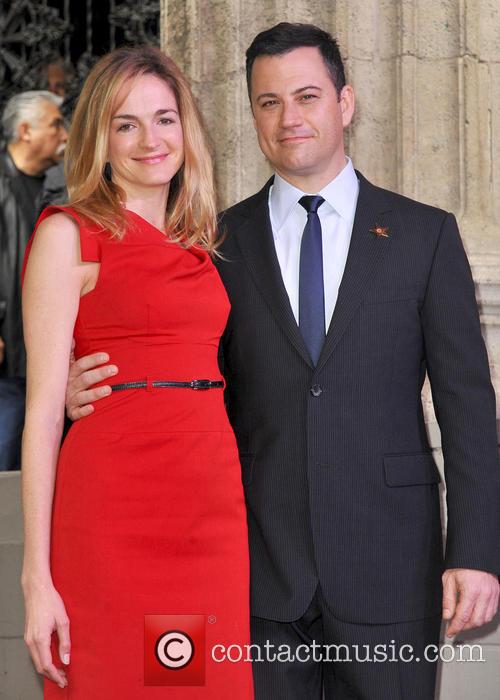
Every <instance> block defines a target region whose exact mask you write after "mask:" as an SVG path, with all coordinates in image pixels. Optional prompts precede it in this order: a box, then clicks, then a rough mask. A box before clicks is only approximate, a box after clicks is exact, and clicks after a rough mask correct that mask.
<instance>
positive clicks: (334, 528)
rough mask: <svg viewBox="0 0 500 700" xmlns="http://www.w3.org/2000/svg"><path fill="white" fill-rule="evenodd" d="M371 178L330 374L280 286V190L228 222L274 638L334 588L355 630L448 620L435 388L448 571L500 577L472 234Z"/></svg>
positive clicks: (247, 432)
mask: <svg viewBox="0 0 500 700" xmlns="http://www.w3.org/2000/svg"><path fill="white" fill-rule="evenodd" d="M358 177H359V179H360V191H359V199H358V205H357V210H356V217H355V221H354V227H353V232H352V240H351V245H350V249H349V255H348V260H347V265H346V269H345V273H344V276H343V279H342V284H341V286H340V290H339V296H338V301H337V305H336V308H335V312H334V315H333V319H332V322H331V325H330V328H329V331H328V335H327V338H326V342H325V345H324V348H323V352H322V354H321V357H320V360H319V363H318V366H317V367H316V368H314V367H313V365H312V363H311V361H310V358H309V356H308V353H307V350H306V348H305V345H304V343H303V340H302V337H301V335H300V331H299V329H298V327H297V324H296V322H295V319H294V316H293V313H292V310H291V307H290V304H289V301H288V296H287V293H286V291H285V288H284V285H283V282H282V278H281V273H280V268H279V263H278V260H277V256H276V252H275V248H274V243H273V237H272V231H271V226H270V221H269V213H268V191H269V186H270V182H268V183H267V185H266V186H265V187H264V188H263V190H261V191H260V192H259V193H258V194H256V195H254V196H253V197H250V198H249V199H247V200H245V201H243V202H241V203H239V204H237V205H236V206H234V207H232V208H231V209H229V210H227V211H226V212H225V214H224V215H223V226H225V228H226V231H227V237H226V240H225V242H224V244H223V246H222V249H221V252H222V254H223V255H224V257H225V260H223V261H221V262H220V263H218V269H219V272H220V274H221V276H222V279H223V281H224V284H225V286H226V289H227V291H228V293H229V297H230V301H231V304H232V311H231V315H230V318H229V323H228V327H227V330H226V333H225V336H224V339H223V354H224V363H225V368H224V371H225V375H226V378H227V383H228V389H227V406H228V411H229V415H230V419H231V422H232V425H233V427H234V430H235V432H236V436H237V441H238V446H239V450H240V457H241V463H242V469H243V482H244V486H245V492H246V500H247V506H248V522H249V536H250V550H251V591H252V613H253V614H254V615H257V616H261V617H265V618H269V619H273V620H282V621H287V620H288V621H290V620H294V619H297V618H298V617H300V616H301V615H302V614H303V613H304V611H305V609H306V608H307V606H308V604H309V602H310V600H311V599H312V596H313V594H314V592H315V589H316V587H317V585H318V582H319V583H320V584H321V588H322V591H323V594H324V596H325V598H326V600H327V601H328V604H329V606H330V607H331V610H332V612H333V613H334V615H336V616H337V617H338V618H340V619H342V620H346V621H350V622H358V623H389V622H395V621H403V620H412V619H417V618H421V617H425V616H430V615H434V614H436V613H439V612H440V609H441V573H442V570H443V552H442V535H441V523H440V513H439V510H440V508H439V486H438V484H439V473H438V471H437V468H436V466H435V463H434V461H433V458H432V455H431V452H430V450H429V445H428V442H427V437H426V429H425V424H424V418H423V414H422V404H421V388H422V384H423V381H424V377H425V374H426V372H428V374H429V377H430V380H431V384H432V390H433V397H434V404H435V408H436V413H437V416H438V420H439V424H440V427H441V431H442V444H443V451H444V457H445V468H446V485H447V494H448V537H447V544H446V554H445V565H446V567H467V568H477V569H483V570H486V571H492V572H498V571H500V548H499V545H500V470H499V463H498V452H497V437H496V425H495V424H496V421H495V396H494V392H493V388H492V385H491V382H490V375H489V368H488V360H487V355H486V351H485V346H484V343H483V340H482V337H481V330H480V324H479V318H478V312H477V306H476V301H475V296H474V284H473V281H472V278H471V274H470V269H469V266H468V263H467V259H466V256H465V253H464V250H463V247H462V243H461V241H460V237H459V233H458V229H457V225H456V221H455V219H454V217H453V216H452V215H451V214H447V213H446V212H444V211H441V210H439V209H435V208H433V207H430V206H426V205H424V204H420V203H417V202H414V201H412V200H410V199H406V198H405V197H402V196H400V195H397V194H395V193H392V192H388V191H385V190H382V189H380V188H378V187H374V186H373V185H371V184H370V183H369V182H367V180H365V179H364V178H363V177H362V176H361V175H360V174H359V173H358ZM375 225H380V226H383V227H387V229H388V233H389V236H388V237H382V236H381V237H378V236H376V235H375V234H374V233H373V232H371V231H370V229H373V228H374V227H375Z"/></svg>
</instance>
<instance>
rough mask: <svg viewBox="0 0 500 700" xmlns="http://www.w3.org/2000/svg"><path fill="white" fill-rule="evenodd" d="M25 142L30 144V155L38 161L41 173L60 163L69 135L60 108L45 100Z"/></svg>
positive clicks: (28, 127)
mask: <svg viewBox="0 0 500 700" xmlns="http://www.w3.org/2000/svg"><path fill="white" fill-rule="evenodd" d="M24 140H26V142H27V143H29V147H30V155H31V158H32V159H33V160H36V161H38V163H39V165H40V172H43V171H44V170H47V168H50V167H51V166H52V165H55V164H56V163H58V162H59V161H60V160H61V158H62V157H63V155H64V148H65V145H66V141H67V140H68V133H67V131H66V128H65V126H64V118H63V116H62V114H61V112H60V111H59V107H58V106H57V105H55V104H54V103H53V102H48V101H47V100H43V102H42V103H41V106H40V111H39V118H38V120H35V121H34V123H33V124H30V125H28V126H27V128H26V130H25V131H24Z"/></svg>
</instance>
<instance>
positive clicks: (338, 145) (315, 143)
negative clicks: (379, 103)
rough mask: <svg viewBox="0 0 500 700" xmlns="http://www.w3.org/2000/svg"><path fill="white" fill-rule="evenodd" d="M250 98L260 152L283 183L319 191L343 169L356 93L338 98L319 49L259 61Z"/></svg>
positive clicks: (346, 92) (347, 89) (303, 49)
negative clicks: (344, 136) (283, 179)
mask: <svg viewBox="0 0 500 700" xmlns="http://www.w3.org/2000/svg"><path fill="white" fill-rule="evenodd" d="M251 99H252V111H253V116H254V125H255V128H256V130H257V136H258V139H259V145H260V147H261V150H262V152H263V153H264V155H265V156H266V158H267V159H268V160H269V162H270V163H271V165H272V166H273V168H274V170H275V171H276V172H278V173H279V174H280V175H281V176H282V177H283V178H285V180H288V181H289V182H291V183H292V184H294V185H296V186H297V187H299V188H300V189H302V190H304V191H306V192H313V191H314V192H317V191H318V190H319V189H321V188H322V187H324V186H325V185H326V184H327V183H328V182H330V181H331V180H333V179H334V178H335V177H336V175H337V174H338V173H339V172H340V171H341V170H342V168H343V167H344V165H345V154H344V141H343V130H344V127H346V126H348V124H349V123H350V121H351V118H352V115H353V112H354V93H353V90H352V88H351V87H350V86H349V85H346V86H345V87H344V88H343V89H342V91H341V93H340V95H337V92H336V89H335V86H334V84H333V82H332V79H331V77H330V74H329V72H328V69H327V67H326V65H325V63H324V61H323V58H322V56H321V54H320V52H319V50H318V49H317V48H315V47H309V46H304V47H301V48H298V49H294V50H293V51H290V52H288V53H286V54H282V55H279V56H259V57H258V58H256V60H255V62H254V64H253V68H252V98H251Z"/></svg>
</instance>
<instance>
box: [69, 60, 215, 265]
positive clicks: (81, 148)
mask: <svg viewBox="0 0 500 700" xmlns="http://www.w3.org/2000/svg"><path fill="white" fill-rule="evenodd" d="M142 75H154V76H156V77H158V78H159V79H160V80H163V81H164V82H165V83H167V85H169V87H170V88H171V90H172V91H173V93H174V95H175V97H176V100H177V106H178V108H179V116H180V121H181V125H182V130H183V134H184V163H183V165H182V166H181V168H180V170H179V171H178V172H177V173H176V175H175V176H174V177H173V179H172V181H171V183H170V190H169V196H168V202H167V210H166V212H165V225H166V227H167V230H168V235H169V237H170V238H172V240H174V241H177V242H179V243H182V244H183V245H186V246H191V245H199V246H201V247H203V248H205V249H206V250H208V251H209V252H211V253H212V252H214V250H215V248H216V245H217V243H216V241H217V208H216V196H215V185H214V176H213V165H212V157H211V155H210V150H209V147H208V143H207V136H206V133H205V129H204V127H203V122H202V118H201V115H200V112H199V111H198V108H197V106H196V103H195V101H194V97H193V95H192V93H191V90H190V88H189V85H188V82H187V80H186V78H185V77H184V76H183V74H182V73H181V71H180V70H179V68H178V67H177V66H176V65H175V63H174V62H173V61H172V59H170V58H169V57H168V56H166V55H165V54H164V53H162V52H161V51H160V50H159V49H157V48H155V47H152V46H139V47H133V48H132V47H123V48H119V49H116V50H115V51H112V52H111V53H109V54H107V55H106V56H103V57H102V58H101V59H100V60H99V61H98V63H96V65H95V66H94V67H93V68H92V70H91V72H90V73H89V76H88V77H87V80H86V81H85V84H84V86H83V89H82V92H81V94H80V96H79V98H78V103H77V106H76V109H75V113H74V115H73V119H72V123H71V129H70V134H69V139H68V144H67V148H66V156H65V169H66V183H67V187H68V192H69V204H70V205H71V207H72V208H73V209H75V210H76V211H77V212H78V213H80V214H81V215H83V216H84V217H86V218H88V219H90V220H91V221H94V222H95V223H96V224H97V225H98V226H102V228H103V229H107V230H109V231H110V232H111V233H112V235H113V236H116V237H119V238H121V237H122V236H123V235H124V233H125V228H126V223H127V221H126V214H125V211H124V209H123V206H122V204H121V203H122V202H124V201H125V193H124V192H123V191H122V190H121V188H120V187H118V186H117V185H116V184H115V183H114V182H112V181H111V180H110V179H108V178H107V177H106V175H105V167H106V161H107V154H108V142H109V127H110V124H111V119H112V116H113V110H114V109H115V107H116V105H115V103H116V98H117V95H118V93H119V91H120V89H121V88H122V87H123V84H124V82H125V81H127V80H130V79H134V78H137V77H140V76H142Z"/></svg>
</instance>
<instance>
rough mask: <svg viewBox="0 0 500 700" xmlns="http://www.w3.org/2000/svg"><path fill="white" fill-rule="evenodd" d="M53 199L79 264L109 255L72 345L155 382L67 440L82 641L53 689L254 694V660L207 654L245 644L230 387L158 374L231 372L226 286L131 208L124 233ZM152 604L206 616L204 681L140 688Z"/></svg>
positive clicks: (72, 570) (69, 594) (67, 496)
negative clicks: (197, 385)
mask: <svg viewBox="0 0 500 700" xmlns="http://www.w3.org/2000/svg"><path fill="white" fill-rule="evenodd" d="M56 211H65V212H66V213H68V214H70V215H71V216H73V217H74V218H75V219H76V220H77V222H78V224H79V227H80V244H81V257H82V260H84V261H96V262H100V264H101V265H100V271H99V279H98V282H97V285H96V287H95V289H94V290H93V291H91V292H89V293H88V294H86V295H84V296H83V297H82V298H81V300H80V307H79V312H78V317H77V320H76V324H75V329H74V336H75V340H76V350H75V353H76V356H77V357H80V356H82V355H87V354H89V353H94V352H100V351H105V352H107V353H109V355H110V358H111V362H112V363H113V364H116V365H117V366H118V369H119V373H118V375H115V376H114V377H113V378H112V380H111V383H116V384H122V383H128V382H137V381H145V382H147V387H146V388H135V389H126V390H120V391H113V393H112V394H111V396H109V397H106V398H104V399H101V400H100V401H99V402H97V403H96V404H95V410H94V413H93V414H91V415H90V416H88V417H85V418H83V419H81V420H79V421H77V422H76V423H74V424H73V425H72V427H71V429H70V431H69V434H68V436H67V438H66V440H65V441H64V443H63V446H62V449H61V453H60V457H59V462H58V468H57V477H56V487H55V495H54V505H53V522H52V548H51V567H52V575H53V581H54V585H55V587H56V589H57V590H58V591H59V593H60V594H61V596H62V599H63V601H64V603H65V606H66V610H67V613H68V616H69V619H70V633H71V643H72V650H71V664H70V666H69V667H67V673H68V681H69V682H68V687H67V688H66V689H64V690H62V689H60V688H59V687H58V686H57V685H55V684H54V683H53V682H51V681H45V698H46V699H47V700H56V699H60V698H66V699H67V700H115V699H116V700H140V699H141V698H150V699H151V700H159V699H160V698H161V699H162V700H166V699H167V698H176V699H177V698H179V699H181V698H182V699H183V700H184V699H185V700H189V699H191V698H206V699H209V698H210V699H213V700H223V699H224V698H228V700H229V699H231V700H238V699H240V698H241V699H242V700H247V699H250V698H252V697H253V691H252V678H251V663H247V662H239V663H234V662H233V663H232V662H229V661H226V662H222V663H220V662H216V661H214V660H213V659H212V653H211V650H212V648H213V647H215V645H224V646H226V647H227V646H230V645H233V644H236V645H242V646H244V645H246V644H248V643H249V565H248V544H247V529H246V513H245V504H244V496H243V489H242V484H241V471H240V465H239V461H238V453H237V448H236V442H235V438H234V435H233V432H232V429H231V426H230V424H229V422H228V419H227V416H226V412H225V409H224V402H223V390H222V389H221V388H215V389H209V390H205V391H203V390H199V391H196V390H192V389H186V388H153V386H152V382H154V381H157V380H164V381H165V380H167V381H191V380H194V379H210V380H221V379H222V377H221V375H220V371H219V368H218V363H217V351H218V346H219V339H220V336H221V334H222V332H223V330H224V326H225V324H226V320H227V316H228V313H229V302H228V299H227V295H226V292H225V289H224V287H223V285H222V282H221V281H220V278H219V275H218V273H217V271H216V270H215V268H214V266H213V264H212V261H211V259H210V257H209V256H208V255H207V254H206V253H205V252H204V251H202V250H198V249H195V248H189V249H184V248H182V247H181V246H179V245H178V244H175V243H172V242H170V241H169V240H168V239H167V237H166V236H165V235H164V234H163V233H162V232H161V231H159V230H158V229H156V228H155V227H154V226H152V225H151V224H149V223H148V222H147V221H145V220H144V219H142V218H141V217H140V216H138V215H136V214H134V213H131V212H130V213H129V221H130V226H129V230H128V231H127V233H126V235H125V237H124V238H123V239H122V240H116V239H111V238H110V235H109V233H107V232H102V231H98V230H97V229H95V228H93V227H92V226H89V225H85V224H84V222H83V221H82V220H81V219H80V218H79V217H78V216H77V215H76V214H75V213H74V212H72V211H71V209H69V208H61V207H50V208H48V209H46V210H45V211H44V212H43V213H42V215H41V217H40V219H39V222H40V221H42V220H43V219H45V218H47V217H48V216H50V215H51V214H53V213H55V212H56ZM35 230H36V229H35ZM28 254H29V247H28V250H27V253H26V259H27V256H28ZM146 615H148V616H149V615H197V616H199V617H198V618H197V620H198V623H197V624H200V620H202V626H203V629H204V634H205V647H206V648H205V651H204V652H203V640H202V639H198V638H197V639H195V640H192V641H194V647H195V653H198V654H204V659H203V663H202V666H203V665H204V667H205V669H204V681H203V679H201V682H202V683H203V682H204V685H180V684H177V683H180V682H181V675H182V674H184V676H185V672H186V671H187V670H188V666H186V667H185V669H183V670H174V671H172V670H170V669H168V668H167V669H165V666H163V665H160V667H159V668H160V678H161V681H160V682H161V683H163V682H164V680H165V678H167V680H168V683H169V684H168V685H147V684H145V683H147V682H149V681H150V680H151V678H150V677H149V678H148V671H146V677H145V644H146V646H147V645H149V646H151V640H149V641H148V638H147V633H146V636H145V616H146ZM201 616H202V617H201ZM167 627H168V625H167ZM164 631H165V632H168V631H169V630H168V629H165V630H164ZM181 631H182V630H181ZM200 634H201V632H200ZM54 636H55V635H54ZM191 636H192V635H191ZM55 641H56V640H54V644H53V655H54V658H55V659H56V665H57V666H60V665H61V663H60V661H59V658H58V656H57V655H56V654H57V648H56V645H55ZM176 649H177V651H176ZM218 649H219V650H220V648H218ZM167 651H168V650H167ZM170 651H171V652H172V653H171V656H172V657H173V658H178V657H179V654H182V653H183V652H182V650H181V651H179V647H175V645H174V646H173V647H170ZM152 653H153V654H154V650H153V651H152V650H151V649H150V648H149V647H148V648H147V649H146V657H147V658H148V659H149V661H148V663H149V665H151V659H150V656H151V654H152ZM217 658H220V655H219V656H218V657H217ZM232 658H235V656H234V652H233V655H232ZM196 661H197V664H198V666H197V668H198V670H199V669H200V658H199V657H197V659H196ZM157 663H158V662H157ZM193 663H194V660H193V661H192V662H191V664H193ZM153 666H154V659H153ZM192 668H194V666H193V665H192ZM156 670H158V669H156ZM176 674H177V676H176ZM177 678H178V679H179V681H177ZM184 680H185V679H184ZM155 682H157V680H155V678H153V683H155ZM182 682H184V681H182ZM197 682H200V677H199V676H198V678H197Z"/></svg>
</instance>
